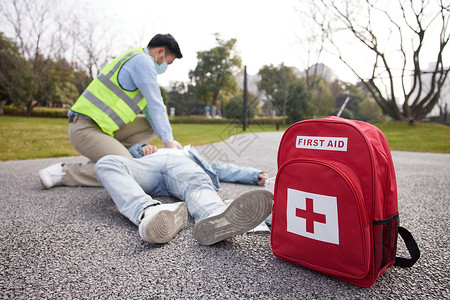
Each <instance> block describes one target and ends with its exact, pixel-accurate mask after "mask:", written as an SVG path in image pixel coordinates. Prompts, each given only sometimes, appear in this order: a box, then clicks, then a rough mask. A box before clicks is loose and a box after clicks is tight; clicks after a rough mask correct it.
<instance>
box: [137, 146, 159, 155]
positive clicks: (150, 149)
mask: <svg viewBox="0 0 450 300" xmlns="http://www.w3.org/2000/svg"><path fill="white" fill-rule="evenodd" d="M141 149H142V153H143V154H144V156H145V155H150V154H153V153H155V152H156V151H158V147H156V146H154V145H145V146H142V148H141Z"/></svg>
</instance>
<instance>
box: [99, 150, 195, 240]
mask: <svg viewBox="0 0 450 300" xmlns="http://www.w3.org/2000/svg"><path fill="white" fill-rule="evenodd" d="M163 168H164V161H162V163H161V161H160V160H158V158H156V157H155V159H149V158H146V159H130V158H125V157H121V156H112V155H109V156H105V157H103V158H101V159H100V160H99V161H98V162H97V164H96V167H95V171H96V173H97V176H98V180H99V182H101V184H102V185H103V186H104V187H105V189H106V190H107V191H108V192H109V194H110V195H111V197H112V199H113V201H114V203H115V204H116V206H117V208H118V209H119V211H120V212H121V213H122V214H123V215H124V216H126V217H127V218H128V219H130V221H132V222H133V223H134V224H135V225H137V226H139V235H140V236H141V238H142V239H143V240H144V241H147V242H150V243H166V242H168V241H169V240H171V239H172V238H173V237H174V236H175V235H176V234H177V233H178V232H179V231H180V230H181V229H182V228H183V227H184V226H185V225H186V223H187V210H186V205H185V204H184V203H183V202H179V203H174V204H161V203H160V202H159V201H157V200H154V199H153V198H152V197H151V196H150V195H149V194H152V195H155V196H167V195H168V193H167V190H166V189H165V186H164V183H163V180H162V179H163V176H162V174H163V173H162V170H163Z"/></svg>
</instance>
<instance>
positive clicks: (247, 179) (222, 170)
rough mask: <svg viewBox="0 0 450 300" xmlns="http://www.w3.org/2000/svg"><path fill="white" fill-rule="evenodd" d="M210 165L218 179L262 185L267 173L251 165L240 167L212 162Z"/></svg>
mask: <svg viewBox="0 0 450 300" xmlns="http://www.w3.org/2000/svg"><path fill="white" fill-rule="evenodd" d="M210 165H211V167H212V168H213V169H214V171H215V172H216V174H217V176H218V177H219V180H220V181H224V182H236V183H244V184H258V185H264V183H265V180H266V179H267V178H268V176H267V174H266V173H264V172H263V171H261V170H258V169H255V168H252V167H240V166H236V165H233V164H230V163H223V162H212V163H211V164H210Z"/></svg>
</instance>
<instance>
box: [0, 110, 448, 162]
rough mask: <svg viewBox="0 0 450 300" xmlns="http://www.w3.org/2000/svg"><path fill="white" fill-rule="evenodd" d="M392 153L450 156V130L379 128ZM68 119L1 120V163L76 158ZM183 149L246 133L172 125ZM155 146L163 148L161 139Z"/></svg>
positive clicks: (265, 128)
mask: <svg viewBox="0 0 450 300" xmlns="http://www.w3.org/2000/svg"><path fill="white" fill-rule="evenodd" d="M377 126H378V127H379V128H380V129H381V130H382V131H383V132H384V134H385V135H386V137H387V139H388V142H389V145H390V148H391V150H402V151H416V152H439V153H450V127H448V126H444V125H440V124H434V123H417V124H415V125H408V124H406V123H386V124H377ZM67 128H68V124H67V119H60V118H37V117H33V118H25V117H12V116H1V117H0V161H5V160H14V159H34V158H47V157H60V156H75V155H79V153H78V152H77V151H76V150H74V149H73V148H72V146H71V145H70V143H69V140H68V139H67ZM172 128H173V133H174V136H175V138H176V139H177V140H178V141H179V142H180V143H181V144H183V145H186V144H191V145H194V146H195V145H204V144H209V143H215V142H220V141H223V140H226V139H227V138H229V137H230V136H232V135H235V134H240V133H243V131H242V126H241V125H240V124H172ZM275 130H276V128H275V125H264V126H260V125H251V126H250V127H249V128H248V132H252V131H253V132H261V131H275ZM152 144H156V145H158V146H161V145H162V143H161V141H160V140H159V139H155V140H154V141H152Z"/></svg>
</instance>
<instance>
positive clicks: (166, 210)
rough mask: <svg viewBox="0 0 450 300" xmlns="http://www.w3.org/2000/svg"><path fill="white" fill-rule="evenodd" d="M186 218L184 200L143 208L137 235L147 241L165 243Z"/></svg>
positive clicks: (185, 222) (178, 229) (183, 223)
mask: <svg viewBox="0 0 450 300" xmlns="http://www.w3.org/2000/svg"><path fill="white" fill-rule="evenodd" d="M187 220H188V212H187V208H186V204H185V203H184V202H176V203H172V204H160V205H156V206H152V207H149V208H148V209H147V210H145V213H144V218H143V219H142V222H141V224H139V236H140V237H141V239H142V240H144V241H146V242H148V243H153V244H163V243H167V242H168V241H170V240H171V239H173V237H174V236H175V235H176V234H177V233H178V232H179V231H180V230H181V229H182V228H183V227H184V226H185V225H186V224H187Z"/></svg>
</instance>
